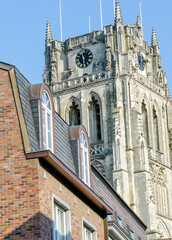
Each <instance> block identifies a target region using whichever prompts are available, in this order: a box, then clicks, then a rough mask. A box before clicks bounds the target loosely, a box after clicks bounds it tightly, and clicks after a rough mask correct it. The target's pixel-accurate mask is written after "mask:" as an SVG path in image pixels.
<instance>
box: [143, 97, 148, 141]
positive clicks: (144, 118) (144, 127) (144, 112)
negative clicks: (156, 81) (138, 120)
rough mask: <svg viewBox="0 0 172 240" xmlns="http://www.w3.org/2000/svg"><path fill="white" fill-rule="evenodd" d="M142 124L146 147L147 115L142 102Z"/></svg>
mask: <svg viewBox="0 0 172 240" xmlns="http://www.w3.org/2000/svg"><path fill="white" fill-rule="evenodd" d="M142 122H143V130H144V134H145V138H146V142H147V145H149V127H148V114H147V109H146V105H145V104H144V102H143V103H142Z"/></svg>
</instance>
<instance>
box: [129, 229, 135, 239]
mask: <svg viewBox="0 0 172 240" xmlns="http://www.w3.org/2000/svg"><path fill="white" fill-rule="evenodd" d="M130 236H131V238H132V239H133V240H135V237H134V232H133V230H132V229H130Z"/></svg>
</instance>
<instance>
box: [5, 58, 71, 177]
mask: <svg viewBox="0 0 172 240" xmlns="http://www.w3.org/2000/svg"><path fill="white" fill-rule="evenodd" d="M12 68H14V70H15V76H16V82H17V86H18V91H19V97H20V102H21V106H22V112H23V116H24V119H25V124H26V128H27V133H28V137H29V142H30V146H31V152H38V151H40V150H41V149H40V144H39V133H38V132H37V126H36V124H35V121H34V120H35V118H34V117H33V113H34V111H33V109H32V108H33V106H34V104H31V101H30V92H29V90H30V86H31V83H30V82H29V81H28V80H27V79H26V78H25V77H24V76H23V75H22V74H21V73H20V71H19V70H18V69H17V68H16V67H15V66H13V65H10V64H6V63H3V62H0V69H4V70H7V71H9V70H11V69H12ZM37 105H38V104H37ZM39 122H40V121H39ZM54 128H55V129H54V130H55V150H56V151H55V152H56V153H55V155H56V157H57V158H58V159H59V160H60V161H61V162H62V163H64V164H65V165H66V167H67V168H69V169H70V170H71V171H72V172H73V173H75V174H76V171H75V166H74V161H73V157H72V152H71V147H70V141H69V128H70V127H69V125H68V124H67V123H66V122H64V120H63V119H62V118H61V117H60V116H59V115H58V114H57V113H56V112H55V114H54Z"/></svg>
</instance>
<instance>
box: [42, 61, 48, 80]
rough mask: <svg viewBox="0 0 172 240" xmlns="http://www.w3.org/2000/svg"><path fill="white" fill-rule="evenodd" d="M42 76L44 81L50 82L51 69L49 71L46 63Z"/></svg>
mask: <svg viewBox="0 0 172 240" xmlns="http://www.w3.org/2000/svg"><path fill="white" fill-rule="evenodd" d="M42 77H43V79H44V82H45V83H47V84H48V83H49V71H48V69H47V66H46V65H45V68H44V71H43V73H42Z"/></svg>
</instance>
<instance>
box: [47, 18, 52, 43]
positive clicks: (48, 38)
mask: <svg viewBox="0 0 172 240" xmlns="http://www.w3.org/2000/svg"><path fill="white" fill-rule="evenodd" d="M52 40H53V37H52V33H51V27H50V22H49V21H47V25H46V42H51V41H52Z"/></svg>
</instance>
